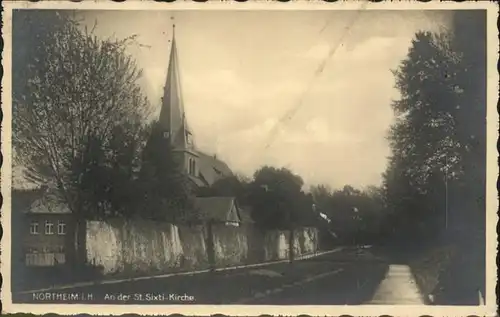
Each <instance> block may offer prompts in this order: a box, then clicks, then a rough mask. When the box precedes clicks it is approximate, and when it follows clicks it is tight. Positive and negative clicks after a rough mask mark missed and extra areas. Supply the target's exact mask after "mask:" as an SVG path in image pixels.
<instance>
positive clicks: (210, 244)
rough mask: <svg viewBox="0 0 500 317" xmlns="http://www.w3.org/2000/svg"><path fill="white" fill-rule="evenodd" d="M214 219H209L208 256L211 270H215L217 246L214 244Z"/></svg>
mask: <svg viewBox="0 0 500 317" xmlns="http://www.w3.org/2000/svg"><path fill="white" fill-rule="evenodd" d="M212 227H213V221H212V220H209V221H208V222H207V256H208V265H209V268H210V271H212V272H213V271H215V246H214V235H213V228H212Z"/></svg>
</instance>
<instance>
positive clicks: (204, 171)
mask: <svg viewBox="0 0 500 317" xmlns="http://www.w3.org/2000/svg"><path fill="white" fill-rule="evenodd" d="M197 153H198V155H199V159H198V162H199V163H198V164H199V168H200V174H201V177H202V178H203V179H204V180H205V181H206V182H207V183H208V185H209V186H210V185H212V184H213V183H215V182H216V181H217V180H219V179H221V178H224V177H228V176H231V175H233V172H232V171H231V169H230V168H229V166H227V164H226V163H224V162H223V161H221V160H219V159H217V158H216V157H214V156H213V155H208V154H205V153H203V152H200V151H197Z"/></svg>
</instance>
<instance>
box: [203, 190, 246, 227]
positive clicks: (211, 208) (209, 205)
mask: <svg viewBox="0 0 500 317" xmlns="http://www.w3.org/2000/svg"><path fill="white" fill-rule="evenodd" d="M194 205H195V208H196V209H197V210H198V211H199V212H200V214H201V215H202V217H203V219H204V220H205V221H211V222H214V223H220V224H225V225H226V226H234V227H240V226H242V225H244V224H250V223H253V221H252V219H251V216H250V212H249V210H248V209H247V208H241V207H240V206H239V205H238V203H237V201H236V199H235V198H234V197H198V198H196V199H195V203H194Z"/></svg>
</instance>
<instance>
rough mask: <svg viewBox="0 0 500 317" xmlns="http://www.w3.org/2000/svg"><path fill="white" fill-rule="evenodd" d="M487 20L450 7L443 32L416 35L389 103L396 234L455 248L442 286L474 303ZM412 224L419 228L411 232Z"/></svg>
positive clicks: (481, 211)
mask: <svg viewBox="0 0 500 317" xmlns="http://www.w3.org/2000/svg"><path fill="white" fill-rule="evenodd" d="M485 21H486V16H485V12H482V11H480V10H477V11H470V12H469V11H464V12H456V13H454V19H453V25H452V28H451V30H450V32H449V33H446V34H442V35H432V34H430V33H418V34H417V35H416V37H415V40H414V41H413V43H412V46H411V48H410V51H409V54H408V56H407V58H406V59H405V60H404V61H403V62H402V63H401V66H400V68H399V69H398V70H397V71H396V72H395V75H396V80H397V88H399V90H400V92H401V96H402V97H401V99H400V100H398V101H396V102H395V103H394V105H393V106H394V110H395V113H396V115H397V122H396V124H395V125H394V126H393V129H392V131H391V135H390V138H389V139H390V141H391V147H392V152H393V153H392V158H391V162H390V164H389V168H388V170H387V172H386V174H385V187H386V188H385V189H386V194H387V202H388V204H389V205H390V206H391V209H392V210H393V213H394V215H395V217H394V219H398V221H397V222H395V223H394V225H396V226H400V227H402V228H401V230H400V231H401V232H405V233H406V234H407V237H410V236H413V237H415V236H416V237H418V240H419V242H421V241H422V240H423V239H424V238H427V239H428V240H429V238H431V241H432V242H433V243H434V244H435V242H436V241H437V240H436V236H439V237H440V238H442V239H444V241H445V242H447V243H453V244H455V245H456V246H458V247H459V249H460V252H459V256H458V257H456V258H455V259H454V260H453V265H452V267H451V268H450V269H449V270H448V271H449V274H448V278H447V282H444V284H443V285H445V287H446V288H448V291H449V290H457V289H460V293H461V294H462V295H457V296H458V297H460V296H461V297H462V299H463V296H464V295H463V294H467V295H465V296H466V297H468V299H466V300H467V301H469V300H472V301H477V297H478V295H477V289H476V290H475V288H476V287H477V288H483V289H484V245H485V240H484V238H485V233H484V226H485V201H484V196H485V180H486V22H485ZM398 216H399V217H398ZM405 219H406V225H405V224H404V220H405ZM436 220H439V221H436ZM418 223H423V224H424V225H423V226H421V228H424V229H425V230H414V231H413V232H412V231H410V229H414V228H415V224H418ZM415 231H419V232H415ZM415 233H420V234H419V235H415ZM400 241H403V239H400ZM442 241H443V240H442ZM481 263H482V264H481ZM472 267H473V268H474V269H471V268H472ZM467 271H470V272H474V273H473V274H465V273H466V272H467ZM466 275H467V276H469V277H470V278H464V276H466ZM472 275H473V277H471V276H472ZM481 275H482V277H481ZM480 284H482V286H481V285H480ZM455 293H456V294H458V292H457V291H456V292H455ZM483 293H484V291H483ZM448 300H458V299H457V297H455V298H454V299H451V298H450V297H448Z"/></svg>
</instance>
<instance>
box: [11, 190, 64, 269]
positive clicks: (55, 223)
mask: <svg viewBox="0 0 500 317" xmlns="http://www.w3.org/2000/svg"><path fill="white" fill-rule="evenodd" d="M12 192H13V193H12V216H13V224H12V225H13V228H15V230H16V231H17V234H19V235H20V236H18V238H19V239H16V240H17V241H13V243H14V242H16V243H17V245H16V246H14V245H13V249H16V252H13V253H15V254H16V257H18V258H17V261H18V263H19V262H22V263H24V264H25V265H26V266H56V265H60V264H65V263H66V262H67V261H68V256H69V252H71V251H72V250H73V248H74V246H73V241H74V240H73V238H74V221H73V217H72V216H71V211H70V210H69V209H68V208H67V205H66V204H64V203H61V200H60V199H59V197H58V196H57V194H56V192H55V191H52V190H50V189H48V188H46V187H42V188H36V189H23V190H19V189H13V190H12ZM13 240H14V239H13ZM19 242H20V243H19Z"/></svg>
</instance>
